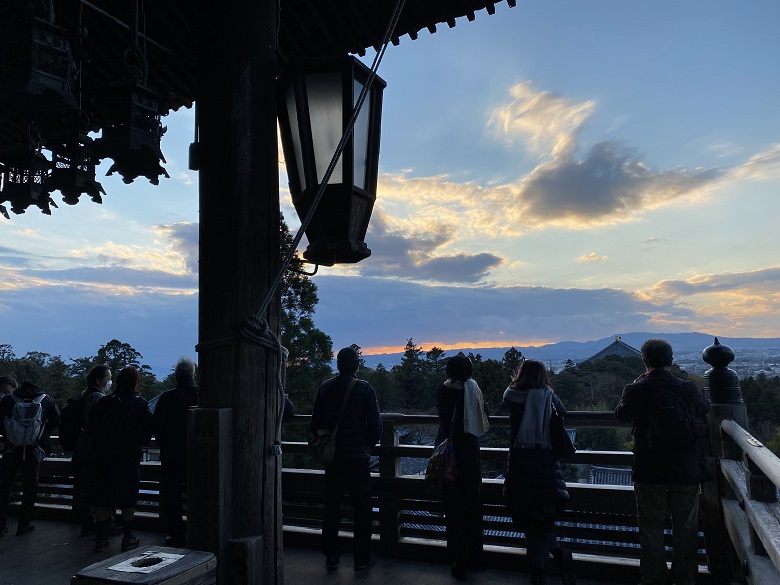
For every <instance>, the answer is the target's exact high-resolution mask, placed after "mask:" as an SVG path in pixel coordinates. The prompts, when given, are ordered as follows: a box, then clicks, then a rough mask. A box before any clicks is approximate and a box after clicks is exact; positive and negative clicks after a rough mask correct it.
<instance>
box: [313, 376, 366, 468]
mask: <svg viewBox="0 0 780 585" xmlns="http://www.w3.org/2000/svg"><path fill="white" fill-rule="evenodd" d="M355 382H357V378H352V381H351V382H350V383H349V387H348V388H347V392H346V393H345V394H344V400H342V401H341V410H340V411H339V418H338V419H337V420H336V426H335V427H333V430H332V431H326V430H322V429H318V430H317V436H315V437H312V438H311V439H309V448H310V449H311V456H312V457H313V458H314V461H316V462H317V463H319V464H320V465H328V464H329V463H330V462H331V461H333V457H334V456H335V455H336V433H337V432H338V430H339V423H340V422H341V415H343V414H344V407H345V406H346V405H347V400H348V399H349V394H350V392H352V387H353V386H354V385H355Z"/></svg>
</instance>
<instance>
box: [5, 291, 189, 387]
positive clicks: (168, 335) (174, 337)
mask: <svg viewBox="0 0 780 585" xmlns="http://www.w3.org/2000/svg"><path fill="white" fill-rule="evenodd" d="M197 298H198V297H197V295H196V294H192V295H176V296H171V295H167V294H160V293H156V292H153V291H147V292H143V293H138V291H136V292H135V294H105V292H104V291H102V290H99V289H98V288H86V287H74V286H67V285H53V286H49V287H45V288H26V289H24V290H18V291H8V290H0V315H2V318H3V324H4V330H6V331H10V330H13V332H14V333H13V336H12V337H10V336H5V339H4V340H3V342H4V343H11V344H12V345H13V349H14V352H15V353H16V354H17V355H19V356H21V355H24V354H25V353H26V352H28V351H42V352H45V353H49V354H51V355H59V356H61V357H63V359H66V360H67V358H78V357H86V356H92V355H95V353H97V350H98V349H99V347H100V346H101V345H103V344H105V343H106V342H107V341H109V340H111V339H119V340H120V341H122V342H124V343H129V344H130V345H132V346H133V347H134V348H135V349H136V350H138V351H139V352H141V354H142V355H143V356H144V358H143V360H142V362H143V363H145V364H148V365H150V366H151V367H152V370H153V371H154V372H155V373H156V374H157V375H158V376H164V375H166V374H167V373H169V372H170V369H171V367H172V366H173V365H174V364H175V363H176V360H177V359H178V357H179V356H181V355H189V356H190V357H192V358H196V357H197V356H196V353H195V351H194V347H195V344H196V343H197V332H198V302H197ZM9 328H12V329H9Z"/></svg>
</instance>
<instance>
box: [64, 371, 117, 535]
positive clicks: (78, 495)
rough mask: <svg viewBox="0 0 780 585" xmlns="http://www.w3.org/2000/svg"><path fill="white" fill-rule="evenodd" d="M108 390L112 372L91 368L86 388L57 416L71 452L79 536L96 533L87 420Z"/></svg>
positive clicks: (94, 469) (96, 471) (93, 470)
mask: <svg viewBox="0 0 780 585" xmlns="http://www.w3.org/2000/svg"><path fill="white" fill-rule="evenodd" d="M110 388H111V369H110V368H109V367H108V366H106V365H103V364H98V365H96V366H93V367H92V368H91V369H90V370H89V372H87V387H86V388H85V389H84V391H83V392H81V394H80V395H79V396H78V397H76V398H70V399H68V404H67V405H66V406H65V407H64V408H63V409H62V413H61V417H60V444H61V445H62V448H63V449H65V450H66V451H73V457H72V460H71V461H72V463H73V512H74V515H75V516H76V518H77V519H78V520H79V521H80V522H81V532H80V533H79V536H87V535H89V534H91V533H92V532H93V531H94V530H95V517H94V516H93V514H92V510H91V504H90V503H91V502H92V500H93V499H94V497H93V496H92V493H91V492H92V489H93V486H94V484H95V480H94V479H93V478H94V477H95V476H96V475H98V474H100V473H101V470H100V468H98V467H97V466H96V465H94V464H93V463H92V458H91V457H90V440H89V421H90V418H91V414H92V409H93V408H94V406H95V404H97V403H98V401H99V400H101V399H102V398H105V396H106V393H107V392H108V390H109V389H110Z"/></svg>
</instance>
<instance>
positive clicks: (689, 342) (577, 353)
mask: <svg viewBox="0 0 780 585" xmlns="http://www.w3.org/2000/svg"><path fill="white" fill-rule="evenodd" d="M618 335H619V336H620V338H621V339H622V340H623V342H625V343H627V344H628V345H630V346H632V347H635V348H636V349H639V348H640V347H641V346H642V344H643V343H644V342H645V341H646V340H648V339H651V338H653V337H661V338H663V339H666V340H667V341H668V342H669V343H671V344H672V347H673V348H674V353H675V355H682V354H686V353H692V352H701V351H702V350H703V349H704V348H705V347H707V346H709V345H712V343H713V341H714V340H715V337H716V336H715V335H710V334H706V333H618ZM614 340H615V336H614V335H613V336H610V337H604V338H602V339H596V340H594V341H561V342H558V343H551V344H548V345H542V346H540V347H520V346H515V349H517V350H518V351H521V352H523V355H524V356H525V357H528V358H533V359H537V360H541V361H543V362H547V361H565V360H568V359H570V360H572V361H573V362H575V363H576V362H581V361H582V360H585V359H587V358H589V357H590V356H592V355H594V354H596V353H598V352H599V351H601V350H602V349H604V348H605V347H606V346H608V345H609V344H610V343H612V342H613V341H614ZM718 341H720V342H721V343H722V344H723V345H728V346H729V347H731V348H732V349H733V350H734V351H735V352H736V353H737V355H739V353H740V350H751V351H755V350H759V349H777V350H779V351H780V338H778V337H771V338H760V337H721V336H718ZM423 349H425V350H426V351H428V350H429V349H431V348H430V347H425V346H423ZM443 349H444V350H445V351H446V355H447V356H452V355H455V354H456V353H457V352H458V351H463V353H469V352H472V353H474V354H475V355H476V354H480V355H481V356H482V358H483V359H497V360H500V359H501V358H502V357H504V354H505V353H506V351H507V350H508V349H509V346H507V347H484V348H479V347H476V348H473V349H463V350H448V349H446V348H443ZM402 356H403V352H400V353H384V354H377V355H367V356H364V359H365V362H366V365H367V366H368V367H370V368H376V366H377V365H379V364H380V363H381V364H382V365H383V366H385V367H386V368H388V369H390V368H392V367H393V366H395V365H397V364H400V363H401V357H402ZM334 367H335V364H334Z"/></svg>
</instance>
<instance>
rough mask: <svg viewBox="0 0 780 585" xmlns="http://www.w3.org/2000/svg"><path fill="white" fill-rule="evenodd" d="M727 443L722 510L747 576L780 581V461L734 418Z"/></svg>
mask: <svg viewBox="0 0 780 585" xmlns="http://www.w3.org/2000/svg"><path fill="white" fill-rule="evenodd" d="M721 440H722V441H723V442H724V443H725V444H726V447H725V448H724V449H723V457H722V458H721V459H720V468H721V472H722V477H723V480H724V481H723V489H722V490H721V491H722V495H721V506H722V508H723V515H724V522H725V525H726V529H727V530H728V533H729V536H730V540H731V542H732V543H733V545H734V548H735V552H736V554H737V556H738V558H739V560H740V563H741V569H742V572H743V573H744V575H745V576H746V577H747V578H748V580H749V582H750V583H780V503H778V501H777V491H778V488H780V459H778V458H777V457H776V456H775V455H774V454H773V453H772V452H771V451H770V450H769V449H767V448H766V447H765V446H764V445H762V444H761V442H759V441H758V440H757V439H755V437H753V436H752V435H751V434H750V433H748V432H747V431H746V430H745V429H744V428H742V427H741V426H740V425H738V424H737V423H736V422H734V421H733V420H730V419H726V420H724V421H723V422H722V423H721ZM729 443H730V444H729ZM731 457H733V458H731Z"/></svg>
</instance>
